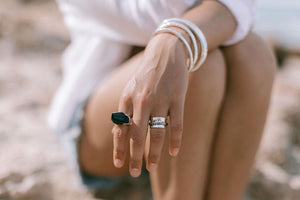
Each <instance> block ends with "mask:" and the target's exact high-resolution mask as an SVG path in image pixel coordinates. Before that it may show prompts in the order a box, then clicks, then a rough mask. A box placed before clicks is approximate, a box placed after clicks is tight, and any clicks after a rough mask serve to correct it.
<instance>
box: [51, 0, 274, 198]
mask: <svg viewBox="0 0 300 200" xmlns="http://www.w3.org/2000/svg"><path fill="white" fill-rule="evenodd" d="M59 3H60V8H61V10H62V11H63V12H64V13H65V16H66V17H65V21H66V24H67V25H68V27H69V28H70V30H71V37H72V43H71V45H70V47H69V48H68V49H67V50H66V52H65V54H64V57H63V64H64V71H63V72H64V79H63V82H62V85H61V87H60V88H59V90H58V92H57V94H56V96H55V98H54V100H53V104H52V107H51V112H50V115H49V124H50V126H51V127H52V128H53V129H54V130H55V131H56V132H57V133H58V134H59V136H60V137H61V138H62V140H63V141H64V144H65V145H66V146H67V148H68V150H69V152H70V153H72V155H73V161H74V162H73V163H74V166H76V169H77V171H78V173H79V174H80V175H81V177H82V180H83V183H84V184H86V186H87V187H90V188H101V187H104V188H105V187H113V185H115V184H118V183H120V182H121V181H122V180H124V179H129V178H132V177H135V178H137V177H139V176H140V174H141V172H142V169H143V164H145V166H146V169H147V170H148V171H149V175H150V180H151V186H152V187H151V188H152V193H153V198H154V200H182V199H189V200H204V199H205V200H220V199H222V200H240V199H242V196H243V192H244V190H245V186H246V184H247V180H248V176H249V173H250V170H251V167H252V164H253V162H254V158H255V153H256V151H257V149H258V145H259V142H260V139H261V135H262V131H263V127H264V123H265V119H266V115H267V111H268V105H269V100H270V93H271V88H272V82H273V78H274V74H275V68H276V64H275V60H274V57H273V55H272V53H271V51H270V49H269V47H268V46H267V45H266V44H265V43H264V41H262V40H261V39H260V38H259V37H258V36H257V35H256V34H254V33H252V32H251V30H250V29H251V26H252V21H253V1H252V0H239V1H238V0H231V1H230V0H219V1H214V0H206V1H196V0H191V1H188V0H174V1H167V0H151V1H136V2H135V1H134V2H133V1H122V2H119V1H115V0H114V1H112V0H109V1H108V0H102V1H101V0H98V1H93V2H90V1H82V0H76V1H74V2H73V1H72V3H71V4H70V2H67V1H64V0H61V1H59ZM153 33H154V34H153ZM133 45H135V46H136V45H138V46H144V47H145V49H144V50H142V51H141V52H139V53H136V54H135V55H132V54H130V52H131V50H132V46H133ZM111 133H112V134H111Z"/></svg>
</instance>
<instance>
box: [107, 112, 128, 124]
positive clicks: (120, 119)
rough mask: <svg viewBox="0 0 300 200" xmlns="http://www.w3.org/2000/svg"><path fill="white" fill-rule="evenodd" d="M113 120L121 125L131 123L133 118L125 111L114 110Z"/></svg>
mask: <svg viewBox="0 0 300 200" xmlns="http://www.w3.org/2000/svg"><path fill="white" fill-rule="evenodd" d="M111 121H112V122H113V123H115V124H119V125H131V118H130V117H129V116H128V115H127V114H125V113H123V112H113V113H112V114H111Z"/></svg>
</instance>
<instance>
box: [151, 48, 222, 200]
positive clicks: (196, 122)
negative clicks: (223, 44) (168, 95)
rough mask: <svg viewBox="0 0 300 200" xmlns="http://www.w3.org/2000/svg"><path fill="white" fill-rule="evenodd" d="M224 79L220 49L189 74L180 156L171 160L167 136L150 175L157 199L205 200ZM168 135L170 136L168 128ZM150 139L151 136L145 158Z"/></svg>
mask: <svg viewBox="0 0 300 200" xmlns="http://www.w3.org/2000/svg"><path fill="white" fill-rule="evenodd" d="M225 80H226V70H225V62H224V59H223V55H222V53H221V51H220V50H214V51H212V52H210V54H209V55H208V57H207V60H206V62H205V63H204V65H203V66H202V67H201V68H200V69H199V70H197V71H195V72H193V73H190V77H189V85H188V91H187V94H186V99H185V106H184V121H183V136H182V144H181V145H182V146H181V148H180V152H179V154H178V156H177V157H171V156H170V155H169V153H168V152H169V150H168V149H169V137H165V142H164V145H163V150H162V155H161V159H160V162H159V165H158V168H157V170H156V171H153V172H151V173H150V175H151V185H152V190H153V193H154V198H155V199H158V200H160V199H164V200H169V199H172V200H175V199H176V200H177V199H190V200H194V199H195V200H196V199H197V200H199V199H202V195H203V193H204V189H205V187H206V178H207V172H208V164H209V160H210V153H211V151H210V150H211V144H212V140H213V138H214V132H215V127H216V122H217V119H218V114H219V109H220V107H221V103H222V100H223V95H224V91H225ZM170 126H172V124H170ZM166 134H169V126H167V130H166ZM149 140H150V137H149V134H148V138H147V145H146V151H145V153H146V155H147V153H148V148H149V142H150V141H149Z"/></svg>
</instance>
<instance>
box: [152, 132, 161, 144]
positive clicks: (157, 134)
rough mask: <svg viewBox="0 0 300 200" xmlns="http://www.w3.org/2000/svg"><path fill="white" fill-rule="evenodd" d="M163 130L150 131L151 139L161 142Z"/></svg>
mask: <svg viewBox="0 0 300 200" xmlns="http://www.w3.org/2000/svg"><path fill="white" fill-rule="evenodd" d="M163 134H164V133H163V132H161V131H151V133H150V141H151V142H160V141H162V139H163Z"/></svg>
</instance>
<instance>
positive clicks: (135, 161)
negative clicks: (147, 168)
mask: <svg viewBox="0 0 300 200" xmlns="http://www.w3.org/2000/svg"><path fill="white" fill-rule="evenodd" d="M141 165H142V161H141V160H139V159H137V158H131V160H130V166H131V168H140V166H141Z"/></svg>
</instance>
